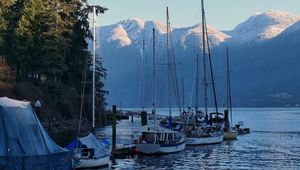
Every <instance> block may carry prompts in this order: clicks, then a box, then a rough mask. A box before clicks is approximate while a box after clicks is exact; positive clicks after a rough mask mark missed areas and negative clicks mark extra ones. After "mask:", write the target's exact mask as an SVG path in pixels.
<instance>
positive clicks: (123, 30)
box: [101, 19, 229, 49]
mask: <svg viewBox="0 0 300 170" xmlns="http://www.w3.org/2000/svg"><path fill="white" fill-rule="evenodd" d="M201 27H202V25H201V24H197V25H195V26H192V27H186V28H172V35H173V36H172V40H173V44H174V45H175V44H176V45H177V46H178V45H179V46H181V47H183V48H184V49H185V48H186V47H187V46H195V45H197V44H196V43H200V45H201V42H202V29H201ZM153 28H155V30H156V39H157V43H158V44H160V45H162V44H165V43H166V35H167V27H166V25H165V24H163V23H161V22H159V21H144V20H141V19H128V20H123V21H120V22H118V23H116V24H113V25H109V26H103V27H101V35H105V36H104V37H103V38H102V41H103V42H102V44H112V45H113V46H115V47H118V48H120V47H124V46H129V45H136V46H141V42H142V40H143V39H145V41H146V42H150V41H151V40H152V29H153ZM207 29H208V34H209V40H210V43H211V46H212V47H215V46H218V45H219V44H220V43H222V42H223V41H225V40H226V39H227V38H229V36H228V35H226V34H225V33H223V32H221V31H219V30H217V29H216V28H214V27H212V26H207Z"/></svg>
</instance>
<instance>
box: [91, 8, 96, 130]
mask: <svg viewBox="0 0 300 170" xmlns="http://www.w3.org/2000/svg"><path fill="white" fill-rule="evenodd" d="M95 62H96V7H93V111H92V112H93V120H92V121H93V122H92V127H93V128H95V67H96V66H95Z"/></svg>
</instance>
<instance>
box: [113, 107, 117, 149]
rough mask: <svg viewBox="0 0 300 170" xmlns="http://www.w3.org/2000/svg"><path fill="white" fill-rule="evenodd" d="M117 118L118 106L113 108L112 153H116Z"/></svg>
mask: <svg viewBox="0 0 300 170" xmlns="http://www.w3.org/2000/svg"><path fill="white" fill-rule="evenodd" d="M116 117H117V108H116V105H113V106H112V153H115V151H116V124H117V122H116Z"/></svg>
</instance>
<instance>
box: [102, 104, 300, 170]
mask: <svg viewBox="0 0 300 170" xmlns="http://www.w3.org/2000/svg"><path fill="white" fill-rule="evenodd" d="M238 121H244V124H245V126H247V127H250V128H251V133H250V134H247V135H241V136H238V139H237V140H234V141H225V142H223V143H221V144H216V145H208V146H196V147H187V148H186V150H185V151H182V152H180V153H176V154H169V155H162V156H140V155H134V156H128V157H124V158H120V159H115V160H112V161H111V164H110V167H109V168H107V169H144V168H145V169H300V108H270V109H269V108H267V109H266V108H264V109H257V108H256V109H252V108H251V109H246V108H243V109H234V113H233V122H234V123H236V122H238ZM138 125H139V121H138V119H134V123H133V124H132V123H131V122H130V120H126V121H121V122H119V124H118V125H117V128H118V129H117V135H118V141H117V143H128V142H130V140H131V137H130V134H131V129H132V127H133V128H136V127H138ZM104 131H105V133H106V135H107V136H108V137H109V136H111V135H110V134H111V127H107V128H105V129H104Z"/></svg>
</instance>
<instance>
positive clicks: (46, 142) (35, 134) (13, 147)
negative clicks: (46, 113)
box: [0, 97, 72, 170]
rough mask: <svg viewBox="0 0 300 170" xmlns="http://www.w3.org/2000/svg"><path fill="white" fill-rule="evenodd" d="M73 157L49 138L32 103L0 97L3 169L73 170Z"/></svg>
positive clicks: (1, 166) (1, 161) (0, 147)
mask: <svg viewBox="0 0 300 170" xmlns="http://www.w3.org/2000/svg"><path fill="white" fill-rule="evenodd" d="M71 158H72V155H71V152H70V151H68V150H66V149H63V148H61V147H60V146H58V145H57V144H56V143H55V142H54V141H53V140H52V139H51V138H50V137H49V136H48V134H47V132H46V131H45V129H44V128H43V126H42V124H41V123H40V121H39V120H38V118H37V116H36V114H35V113H34V112H33V110H32V107H31V103H30V102H25V101H18V100H13V99H10V98H7V97H1V98H0V169H59V170H64V169H71Z"/></svg>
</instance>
